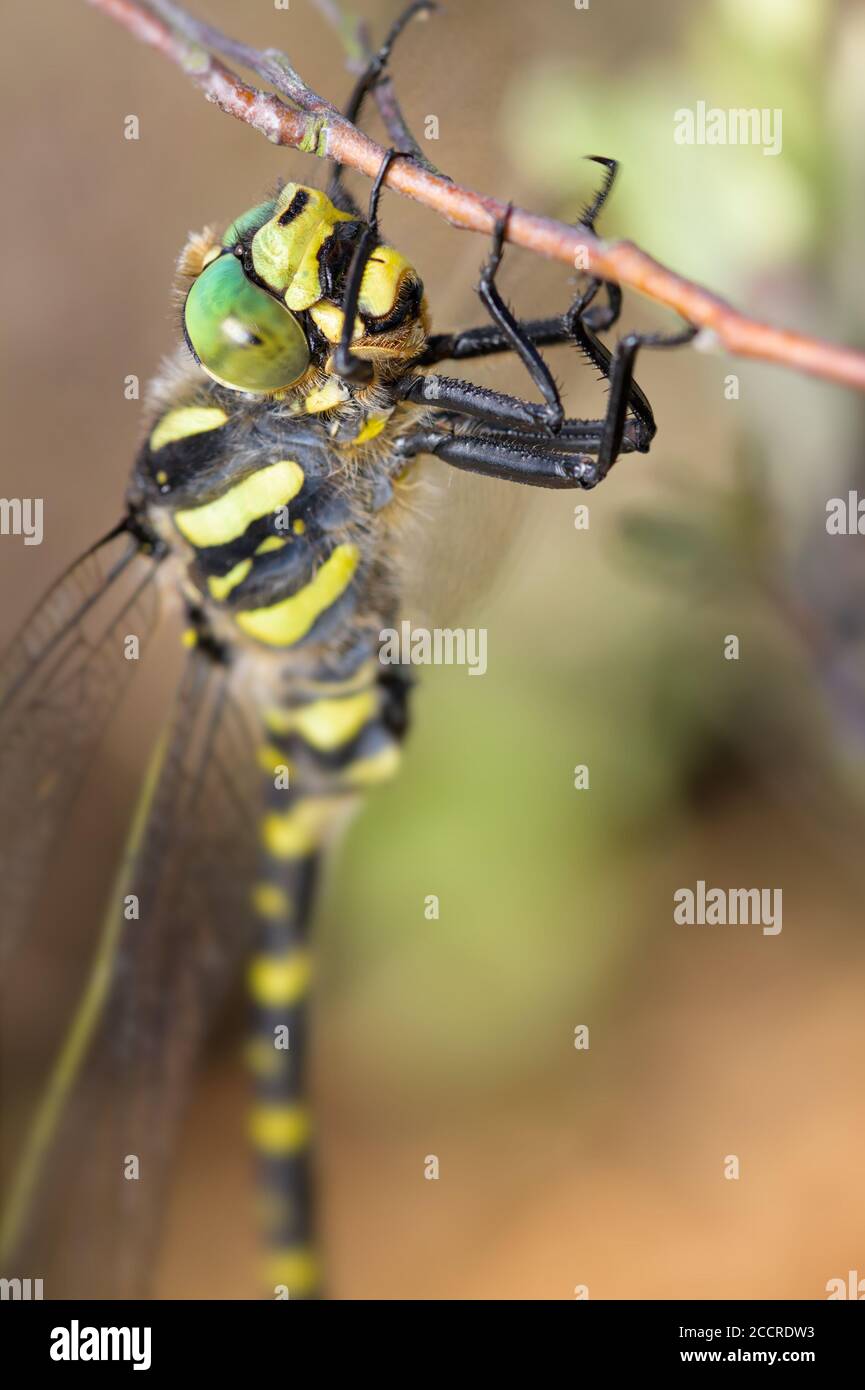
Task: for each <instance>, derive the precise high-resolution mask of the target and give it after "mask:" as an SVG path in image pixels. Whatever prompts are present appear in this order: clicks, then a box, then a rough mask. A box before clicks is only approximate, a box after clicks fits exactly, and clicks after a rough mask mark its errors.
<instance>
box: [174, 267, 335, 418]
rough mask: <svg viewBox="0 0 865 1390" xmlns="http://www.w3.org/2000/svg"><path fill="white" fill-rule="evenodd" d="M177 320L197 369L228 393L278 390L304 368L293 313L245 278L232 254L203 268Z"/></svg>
mask: <svg viewBox="0 0 865 1390" xmlns="http://www.w3.org/2000/svg"><path fill="white" fill-rule="evenodd" d="M183 318H184V323H185V325H186V332H187V335H188V337H189V341H190V343H191V344H192V347H193V350H194V352H195V355H196V357H197V358H198V360H199V362H200V363H201V365H202V367H204V369H205V371H207V372H209V373H210V375H211V376H212V377H213V378H214V380H216V381H218V382H219V383H220V384H221V385H222V386H228V387H230V389H231V390H232V391H248V392H250V393H252V394H255V395H262V394H266V393H267V392H268V391H281V390H283V388H285V387H286V386H291V385H292V384H293V383H294V382H295V381H297V380H298V379H299V378H300V377H302V376H303V374H304V372H305V371H306V369H307V367H308V366H309V346H308V344H307V341H306V335H305V334H304V331H303V329H302V328H301V326H300V324H299V323H298V321H297V319H296V318H295V316H294V314H292V313H291V312H290V310H288V309H286V308H285V307H284V305H282V304H280V303H279V301H278V300H276V299H273V298H271V296H270V295H269V294H267V293H265V291H264V290H262V289H259V287H258V285H254V284H253V283H252V281H251V280H248V279H247V278H246V276H245V275H244V273H243V267H242V266H241V264H240V261H239V260H238V259H237V258H236V257H235V256H230V255H225V256H220V257H219V259H218V260H215V261H212V262H211V264H210V265H209V266H206V267H205V269H204V270H203V271H202V272H201V274H200V275H199V277H198V279H197V280H196V281H195V284H194V285H193V286H192V289H191V290H190V291H189V294H188V295H187V298H186V304H185V306H184V310H183Z"/></svg>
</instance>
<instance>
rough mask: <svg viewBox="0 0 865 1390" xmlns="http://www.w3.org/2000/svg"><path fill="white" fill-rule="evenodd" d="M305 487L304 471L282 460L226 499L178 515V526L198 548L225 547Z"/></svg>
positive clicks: (246, 480)
mask: <svg viewBox="0 0 865 1390" xmlns="http://www.w3.org/2000/svg"><path fill="white" fill-rule="evenodd" d="M302 487H303V469H302V468H301V467H300V464H298V463H295V462H294V460H293V459H281V460H280V462H279V463H271V464H268V465H267V466H266V467H265V468H259V469H258V471H257V472H256V473H250V474H249V476H248V477H246V478H244V479H243V481H242V482H239V483H235V484H234V487H232V488H229V490H228V492H226V493H224V494H223V495H222V497H217V498H216V500H215V501H214V502H205V503H204V504H203V505H202V506H200V507H188V508H186V509H185V510H184V511H179V512H175V513H174V524H175V526H176V527H177V529H178V531H179V532H180V534H181V535H182V536H185V537H186V539H187V540H188V541H189V542H190V543H191V544H192V545H194V546H199V547H201V546H208V545H225V544H227V542H228V541H233V540H236V539H237V537H238V536H242V535H243V533H244V531H245V530H246V528H247V526H249V524H250V522H252V521H258V520H259V518H260V517H263V516H267V514H268V512H273V511H276V508H277V507H284V506H286V505H287V503H289V502H290V501H291V499H292V498H293V497H296V496H297V494H298V493H299V492H300V489H301V488H302Z"/></svg>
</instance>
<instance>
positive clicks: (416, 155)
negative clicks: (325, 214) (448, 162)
mask: <svg viewBox="0 0 865 1390" xmlns="http://www.w3.org/2000/svg"><path fill="white" fill-rule="evenodd" d="M435 9H436V4H435V0H412V3H411V4H410V5H407V6H406V8H405V9H404V10H403V12H402V14H401V15H400V16H399V17H398V18H397V19H396V20H395V22H394V23H393V25H392V26H391V28H390V31H389V32H388V35H387V37H386V39H385V41H384V43H383V44H382V46H381V48H380V49H379V50H378V52H377V53H375V54H373V56H372V57H371V58H370V60H369V62H368V63H367V66H366V68H365V69H364V71H363V72H362V73H361V75H360V77H359V78H358V79H357V82H356V83H355V85H354V88H353V90H352V93H351V96H350V97H349V99H348V103H347V105H346V107H345V110H344V111H343V115H344V116H345V118H346V120H348V121H351V123H352V125H356V124H357V121H358V118H359V117H360V113H361V109H362V107H363V104H364V102H365V101H366V98H367V97H368V96H369V94H370V92H371V91H372V90H373V88H374V87H375V86H376V84H377V83H378V82H380V81H381V79H382V77H383V76H384V74H385V71H386V69H387V65H388V62H389V61H390V55H391V49H392V48H393V46H394V44H395V43H396V41H397V39H398V38H399V36H400V34H401V33H402V32H403V30H404V29H405V28H406V26H407V25H408V24H409V23H410V21H411V20H412V19H414V17H415V15H416V14H422V13H427V14H429V13H430V12H432V11H433V10H435ZM397 114H398V116H399V124H400V126H401V127H402V129H403V131H404V133H405V148H403V149H402V150H401V151H400V153H401V154H405V155H409V156H411V158H413V159H415V160H417V162H418V163H419V164H421V165H423V166H424V168H431V166H430V165H429V163H428V161H427V160H426V159H425V158H424V156H423V155H422V153H421V151H420V149H419V148H418V144H417V141H416V140H415V139H414V137H413V136H412V134H411V131H410V130H408V128H407V127H406V125H405V122H404V121H403V120H402V114H401V113H400V112H397ZM401 143H402V142H401ZM343 169H344V166H343V165H342V164H334V166H333V173H332V174H331V176H330V182H329V183H328V186H327V196H328V197H329V198H330V201H331V202H332V203H333V204H334V206H335V207H338V208H340V209H341V210H342V211H343V212H349V213H351V214H352V216H357V217H360V208H359V207H358V206H357V203H356V202H355V201H354V199H353V198H352V196H351V194H350V193H349V191H348V189H347V188H346V187H345V184H344V183H343V179H342V175H343Z"/></svg>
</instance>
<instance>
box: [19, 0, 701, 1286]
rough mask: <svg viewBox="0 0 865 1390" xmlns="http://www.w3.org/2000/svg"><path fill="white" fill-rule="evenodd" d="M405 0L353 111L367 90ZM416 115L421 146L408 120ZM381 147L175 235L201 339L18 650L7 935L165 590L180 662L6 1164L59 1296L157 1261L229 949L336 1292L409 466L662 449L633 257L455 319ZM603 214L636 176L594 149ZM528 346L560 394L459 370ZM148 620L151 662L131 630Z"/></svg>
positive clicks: (497, 464)
mask: <svg viewBox="0 0 865 1390" xmlns="http://www.w3.org/2000/svg"><path fill="white" fill-rule="evenodd" d="M416 8H417V7H416V6H410V7H409V10H407V11H406V12H405V14H404V15H403V16H402V17H401V19H400V20H399V21H398V22H397V24H396V25H395V26H394V28H393V29H392V31H391V33H390V34H389V36H388V38H387V40H386V42H385V44H384V45H383V47H382V49H381V50H380V51H379V52H378V53H377V54H376V55H375V58H374V59H373V60H372V61H371V63H370V65H369V68H368V70H367V72H366V73H365V74H364V75H363V76H362V77H361V78H360V79H359V81H358V82H357V83H356V85H355V88H354V90H353V93H352V97H351V99H350V101H349V103H348V105H347V107H346V111H345V114H346V116H347V117H348V119H349V120H352V121H355V120H357V119H358V118H359V116H360V113H361V108H362V105H363V102H364V99H365V97H366V96H367V95H368V93H369V91H370V90H371V89H372V87H373V86H374V84H375V82H376V81H377V80H379V79H380V77H381V74H382V72H383V71H384V69H385V66H386V64H387V62H388V60H389V56H390V50H391V47H392V45H393V42H394V41H395V38H396V36H397V35H398V33H399V32H401V28H402V27H403V26H404V23H405V21H406V19H407V18H408V17H410V15H411V14H412V13H413V12H414V10H415V9H416ZM416 148H417V147H416V145H414V149H415V150H416ZM406 157H413V154H412V152H411V151H406V150H402V151H398V150H395V149H391V150H388V151H387V152H386V154H385V156H384V158H383V160H382V163H381V166H380V169H379V171H378V175H377V177H376V179H375V181H374V183H373V185H372V191H371V195H370V198H369V203H368V207H367V208H366V210H365V211H362V210H361V209H360V207H359V206H358V205H357V203H356V202H355V200H354V199H353V197H352V196H351V194H350V193H349V191H348V189H347V188H346V186H345V182H344V170H343V169H342V168H340V166H339V165H336V166H335V167H334V169H333V171H332V175H331V178H330V181H329V183H328V186H327V189H326V190H322V189H318V188H315V187H312V186H310V185H306V184H301V183H296V182H289V183H286V184H285V185H284V186H283V187H282V188H281V190H280V191H279V192H278V193H277V194H276V196H274V197H272V198H269V199H267V200H265V201H264V202H262V203H259V204H257V205H255V206H253V207H251V208H250V209H249V210H248V211H246V212H244V213H243V214H242V215H240V216H238V217H236V218H235V219H234V220H233V221H231V222H230V223H229V225H228V227H227V228H226V230H225V231H224V233H223V234H222V235H221V236H220V235H218V234H217V233H215V232H213V231H211V230H209V229H208V230H206V231H204V232H202V233H200V234H197V235H195V236H193V237H191V238H190V239H189V241H188V243H187V245H186V247H185V248H184V250H183V252H182V254H181V257H180V260H179V263H178V272H177V274H178V287H179V289H180V292H181V296H182V303H183V311H182V342H181V343H180V344H179V345H178V347H177V349H176V351H175V353H174V354H173V356H172V357H171V358H169V359H168V361H167V362H166V363H165V365H164V368H163V370H162V372H161V374H160V376H159V378H158V379H157V380H156V382H155V383H154V385H153V388H152V391H151V394H150V407H149V409H150V416H149V419H148V422H147V426H146V431H145V436H144V442H143V444H142V446H141V448H140V451H139V453H138V456H137V458H136V459H135V462H134V466H133V470H132V477H131V481H130V484H129V487H128V491H127V494H126V499H125V506H124V509H123V514H122V517H121V519H120V520H119V522H118V523H117V525H116V526H115V527H114V528H113V529H112V530H111V532H110V533H109V534H108V535H106V536H104V537H103V538H102V539H101V540H99V541H97V542H96V544H94V545H93V546H92V547H91V548H90V549H89V550H88V551H87V553H86V554H85V555H84V556H83V557H81V558H80V559H79V560H77V561H76V562H75V563H74V564H72V565H71V566H70V568H69V569H68V570H67V571H66V573H65V574H64V575H63V576H62V577H61V579H60V580H59V581H58V582H57V583H56V584H55V585H54V586H53V588H51V590H50V591H49V592H48V594H47V595H46V597H45V598H44V599H43V601H42V602H41V603H40V604H39V606H38V607H37V608H36V610H35V612H34V613H33V614H32V615H31V617H30V618H29V619H28V621H27V622H26V623H25V625H24V627H23V629H22V631H21V633H20V634H19V636H18V638H17V639H16V640H15V641H14V642H13V644H12V646H11V648H10V650H9V651H8V652H7V654H6V657H5V661H4V663H3V665H2V668H0V869H2V872H0V883H2V895H3V903H2V908H3V910H2V923H0V953H2V959H3V962H4V964H3V970H4V977H5V978H6V980H7V981H8V980H10V979H14V975H12V974H10V973H9V972H10V968H11V962H12V961H13V959H14V958H15V956H16V952H17V951H18V950H19V949H20V944H21V941H22V940H26V937H27V929H28V926H29V924H30V923H31V922H32V920H33V917H34V912H35V908H36V906H37V903H38V900H39V894H40V889H41V886H42V884H43V883H44V878H45V872H46V866H48V865H50V863H51V860H52V856H53V855H54V853H55V849H56V846H57V844H58V843H59V841H60V840H61V838H62V835H63V832H64V831H65V830H66V829H68V825H69V820H70V815H71V810H72V806H73V803H74V799H75V796H76V793H77V789H78V787H79V785H80V783H81V781H82V779H83V778H84V775H85V773H86V772H87V770H88V768H89V765H90V763H91V761H92V759H93V757H94V754H95V751H96V749H97V746H98V745H99V742H100V740H101V738H102V736H103V734H104V732H105V729H106V727H107V725H108V722H109V719H110V717H111V715H112V713H113V711H114V710H115V708H116V707H117V705H118V703H119V701H120V699H121V697H122V695H123V693H124V691H125V688H126V687H127V685H128V683H129V682H130V680H131V678H132V676H133V674H134V672H135V670H136V669H138V668H139V667H140V664H141V663H140V658H141V657H142V656H144V655H145V654H146V653H147V651H148V650H152V645H153V640H154V634H155V633H156V632H157V630H158V627H159V622H160V616H161V613H162V610H163V608H164V606H165V603H164V596H165V594H166V593H171V594H173V595H175V596H176V599H177V601H178V602H179V603H180V605H181V606H182V609H183V612H184V615H185V631H184V645H185V648H186V652H185V658H184V662H185V664H184V667H183V672H182V676H181V678H180V682H179V686H178V688H177V691H176V693H175V696H174V699H173V703H172V707H171V713H170V716H169V718H168V720H167V722H166V724H165V726H164V729H163V732H162V734H161V735H160V737H159V738H158V740H157V743H156V746H155V748H154V749H153V751H152V755H151V758H150V762H149V765H148V768H147V772H146V775H145V778H144V781H143V785H142V787H141V791H140V795H139V798H138V802H137V806H136V809H135V813H134V816H133V820H132V824H131V827H130V830H129V834H128V838H127V842H126V846H125V850H124V852H123V855H122V858H121V862H120V864H119V866H118V868H117V873H116V878H115V882H114V885H113V888H112V891H111V894H110V899H109V902H108V906H107V909H106V912H105V916H104V920H103V923H102V926H101V929H100V931H99V933H98V937H97V941H96V946H95V949H94V953H93V959H92V963H91V969H90V974H89V977H88V979H87V981H86V983H85V986H84V988H83V990H82V992H81V995H80V998H79V999H78V1001H77V1003H76V1005H75V1007H74V1010H73V1012H72V1016H71V1018H70V1020H69V1023H68V1027H67V1030H66V1033H65V1037H64V1039H63V1041H62V1044H61V1046H60V1048H59V1050H58V1054H57V1057H56V1059H55V1061H54V1063H53V1065H52V1067H51V1069H50V1074H49V1076H48V1079H47V1083H46V1085H45V1087H44V1090H43V1092H42V1094H41V1096H40V1098H39V1100H38V1103H37V1104H36V1105H35V1107H34V1113H33V1115H32V1117H31V1119H30V1123H29V1124H28V1125H27V1126H26V1128H25V1130H24V1132H23V1134H22V1136H21V1141H20V1144H19V1145H18V1150H19V1151H18V1153H17V1155H16V1162H15V1164H14V1166H13V1170H12V1174H11V1177H10V1179H9V1181H8V1182H7V1183H6V1184H5V1193H4V1199H5V1200H4V1218H3V1228H2V1270H0V1273H2V1274H3V1275H4V1277H10V1278H14V1277H22V1275H23V1274H24V1273H26V1270H27V1269H28V1268H31V1269H37V1270H40V1271H47V1272H48V1273H47V1274H46V1277H45V1291H46V1296H48V1297H62V1296H74V1297H109V1298H134V1297H141V1296H143V1295H145V1294H146V1293H147V1292H148V1291H149V1288H150V1279H151V1277H152V1269H153V1266H154V1261H155V1258H156V1253H157V1249H158V1235H159V1228H160V1221H159V1210H160V1194H161V1193H162V1191H163V1188H164V1184H165V1180H166V1175H167V1174H168V1173H169V1172H170V1169H171V1158H172V1148H173V1139H174V1135H175V1134H176V1131H177V1127H178V1123H179V1121H180V1117H181V1115H182V1113H183V1107H184V1103H185V1101H186V1099H187V1097H188V1095H189V1091H190V1085H191V1078H192V1077H193V1075H194V1068H195V1064H196V1059H197V1057H198V1056H199V1054H200V1051H201V1048H202V1045H203V1042H204V1040H205V1038H206V1036H207V1032H208V1028H209V1026H210V1024H211V1020H212V1019H213V1017H214V1015H215V1014H216V1012H217V1010H218V1009H219V1006H220V1002H221V1001H222V1000H224V998H225V996H226V992H227V990H228V989H229V988H230V986H231V984H232V982H233V981H234V980H235V979H236V978H237V977H238V975H239V973H240V972H242V971H244V970H245V972H246V980H247V985H248V991H249V996H250V999H251V1025H250V1038H249V1046H248V1057H249V1065H250V1072H251V1077H252V1090H253V1104H252V1107H251V1113H250V1119H249V1137H250V1141H251V1143H252V1146H253V1149H254V1151H255V1153H256V1155H257V1165H258V1170H259V1175H260V1191H261V1209H262V1228H263V1230H262V1236H263V1239H262V1245H263V1251H264V1255H263V1259H264V1268H263V1271H262V1287H263V1289H264V1290H266V1291H267V1293H268V1296H273V1297H277V1298H281V1297H289V1298H293V1299H301V1300H304V1299H315V1298H320V1297H322V1296H324V1290H325V1283H324V1276H323V1272H322V1268H321V1261H320V1258H319V1254H318V1251H317V1243H316V1228H315V1220H316V1216H315V1214H316V1194H315V1161H314V1142H313V1139H314V1127H313V1120H312V1115H311V1110H310V1101H309V1095H308V1081H307V1078H308V1051H309V1048H308V1036H307V1034H308V1022H307V1020H308V1001H309V994H310V988H311V981H312V965H313V963H312V953H311V949H310V919H311V914H312V908H313V904H314V899H315V892H316V884H317V880H318V877H319V874H320V871H321V865H322V860H323V856H325V855H326V853H327V850H328V846H329V845H331V844H332V843H333V841H334V839H335V837H336V836H337V835H338V833H339V831H340V828H341V827H342V826H343V825H344V824H345V823H346V822H347V821H348V820H349V819H350V817H351V815H352V813H353V811H354V810H355V809H356V807H357V805H358V804H359V802H360V800H361V799H362V798H363V797H364V796H365V795H366V794H367V793H368V792H370V790H371V789H373V788H374V787H376V786H377V785H380V784H382V783H384V782H385V781H387V780H388V779H389V778H391V777H392V776H393V775H394V773H395V772H396V770H397V768H398V765H399V760H400V751H401V746H402V744H403V741H404V739H405V736H406V733H407V730H408V726H409V707H410V696H411V688H412V684H413V672H412V670H411V667H410V664H400V662H398V661H397V662H394V661H390V660H384V659H383V634H384V633H386V632H392V631H393V630H394V629H395V627H396V624H397V620H398V616H399V613H400V605H401V594H400V582H399V576H400V574H401V573H402V572H403V567H404V563H405V561H404V557H403V556H402V552H403V551H404V549H405V544H406V535H407V533H408V532H409V530H410V526H409V521H410V518H411V512H412V500H411V495H412V480H413V479H414V478H415V476H416V471H417V469H418V467H419V465H420V463H421V462H422V460H424V459H426V458H429V457H430V456H432V457H435V458H438V459H440V460H442V461H443V462H444V463H445V464H447V465H449V466H450V467H452V468H455V469H458V470H465V471H469V472H473V473H476V474H479V475H481V476H486V477H489V478H495V479H504V480H507V481H509V482H513V483H519V484H524V485H530V486H534V487H546V488H559V489H588V488H593V487H595V486H596V485H597V484H599V483H600V482H602V481H603V479H604V478H605V477H606V475H607V473H608V472H609V470H610V469H611V468H612V467H613V465H614V464H615V463H616V460H617V459H618V458H619V457H620V456H621V455H622V454H627V453H630V452H633V451H638V452H647V451H648V449H649V447H650V445H651V443H652V439H653V437H654V435H655V428H656V427H655V420H654V416H653V413H652V408H651V405H650V403H649V401H648V399H647V397H646V395H645V393H644V392H643V391H642V390H641V388H640V387H639V385H638V384H637V382H636V380H635V377H634V366H635V361H636V358H637V354H638V352H639V350H640V349H641V348H642V347H644V346H651V347H668V346H676V345H678V344H680V343H684V342H686V341H688V339H689V338H690V337H691V336H692V333H693V330H692V329H691V328H690V327H688V328H686V329H685V330H683V331H680V332H678V333H674V334H669V335H666V336H663V335H659V334H651V335H648V334H643V335H640V334H636V333H630V334H627V335H626V336H625V337H623V338H622V339H621V340H620V341H619V342H618V343H617V344H616V346H615V347H614V348H612V349H611V348H610V347H608V346H607V345H606V344H605V343H604V342H603V340H602V338H601V336H599V335H600V334H602V333H604V332H605V331H606V330H608V329H610V328H611V327H612V326H613V325H614V324H615V322H616V321H617V319H618V317H619V314H620V311H621V301H622V296H621V292H620V290H619V288H618V287H617V286H616V285H615V284H613V283H610V282H601V281H600V280H598V279H595V278H587V282H586V283H585V284H584V285H582V286H581V288H580V292H579V294H578V295H577V297H576V298H575V299H574V300H573V302H572V303H571V304H570V306H569V307H568V308H567V310H566V311H565V312H564V313H562V314H559V315H556V316H554V317H550V318H545V319H535V320H526V319H520V318H518V317H517V316H516V315H515V313H514V312H513V311H512V310H511V308H510V307H509V306H508V305H507V303H506V302H505V300H504V298H503V297H502V295H501V293H500V291H499V289H498V288H497V284H496V277H497V273H498V271H499V267H500V265H501V262H502V258H503V248H504V244H505V240H506V234H507V220H508V219H507V215H506V216H505V217H504V218H502V219H501V220H500V221H499V222H498V223H497V224H496V226H495V230H494V234H493V238H492V245H491V248H490V251H489V254H488V256H487V258H486V260H485V262H484V264H483V266H482V269H481V275H480V282H479V286H478V293H479V297H480V301H481V304H482V306H483V308H484V309H485V311H486V313H487V316H488V322H485V323H483V324H481V325H479V326H478V327H476V328H473V329H469V330H464V331H460V332H437V333H433V332H432V331H431V322H430V308H429V305H428V302H427V297H426V294H425V290H424V285H423V281H422V279H421V276H420V274H419V272H418V270H417V269H416V268H415V267H414V265H413V264H412V263H411V262H410V261H409V260H408V259H407V258H406V257H405V256H404V255H403V254H402V253H401V252H400V251H399V250H398V249H397V248H395V247H393V246H391V245H389V244H388V242H387V241H386V240H385V239H384V238H383V236H382V234H381V232H380V226H379V203H380V197H381V191H382V184H383V180H384V177H385V175H386V173H387V170H388V168H389V167H390V165H391V164H392V162H393V161H394V160H395V159H399V158H406ZM595 162H596V163H598V164H599V166H600V167H601V168H602V169H603V178H602V182H601V185H600V188H599V190H598V192H597V194H596V195H595V197H594V199H593V200H592V202H591V203H590V205H589V206H588V207H587V208H586V210H585V212H584V214H583V217H582V222H583V225H585V226H586V227H589V228H591V229H593V228H594V225H595V221H596V219H597V218H598V217H599V215H600V213H601V211H602V209H603V206H604V203H605V202H606V200H607V198H608V197H609V194H610V192H611V189H612V187H613V184H614V181H615V178H616V174H617V164H616V161H615V160H612V159H607V158H597V159H596V161H595ZM561 344H565V345H571V346H572V347H574V348H575V349H576V350H577V351H578V352H580V353H581V354H582V355H583V356H584V357H585V358H586V359H587V360H588V361H589V362H590V363H591V364H593V365H594V367H595V368H596V369H597V370H598V371H599V373H600V374H601V376H603V377H604V378H605V379H606V380H607V382H608V383H609V393H608V400H607V408H606V412H605V414H604V416H603V417H602V418H599V419H575V418H568V417H567V416H566V414H565V411H564V407H563V405H562V401H561V399H560V395H559V391H558V388H557V386H556V383H555V381H554V378H553V376H552V374H551V372H550V369H549V367H548V365H547V362H546V360H545V358H544V356H543V353H542V349H543V348H545V347H548V346H555V345H561ZM501 353H513V354H515V355H516V357H517V358H518V359H519V361H520V362H521V363H522V364H523V366H524V367H525V369H526V372H527V375H528V378H529V380H530V381H531V383H532V384H533V386H534V388H535V389H536V392H537V394H538V395H539V396H540V400H539V401H535V402H533V401H530V400H527V399H522V398H520V397H517V396H514V395H510V394H507V393H504V392H501V391H497V390H494V389H492V388H490V387H487V386H479V385H476V384H474V383H472V382H470V381H468V380H463V379H462V378H460V377H457V376H450V375H446V374H444V373H443V372H441V371H437V370H435V369H436V368H437V367H439V366H440V364H443V363H447V362H460V361H462V362H466V361H469V360H471V359H480V358H485V357H492V356H495V355H496V354H501ZM130 642H132V644H133V646H134V656H135V658H136V659H134V660H130V659H129V658H130V655H131V654H133V653H131V652H130Z"/></svg>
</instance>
